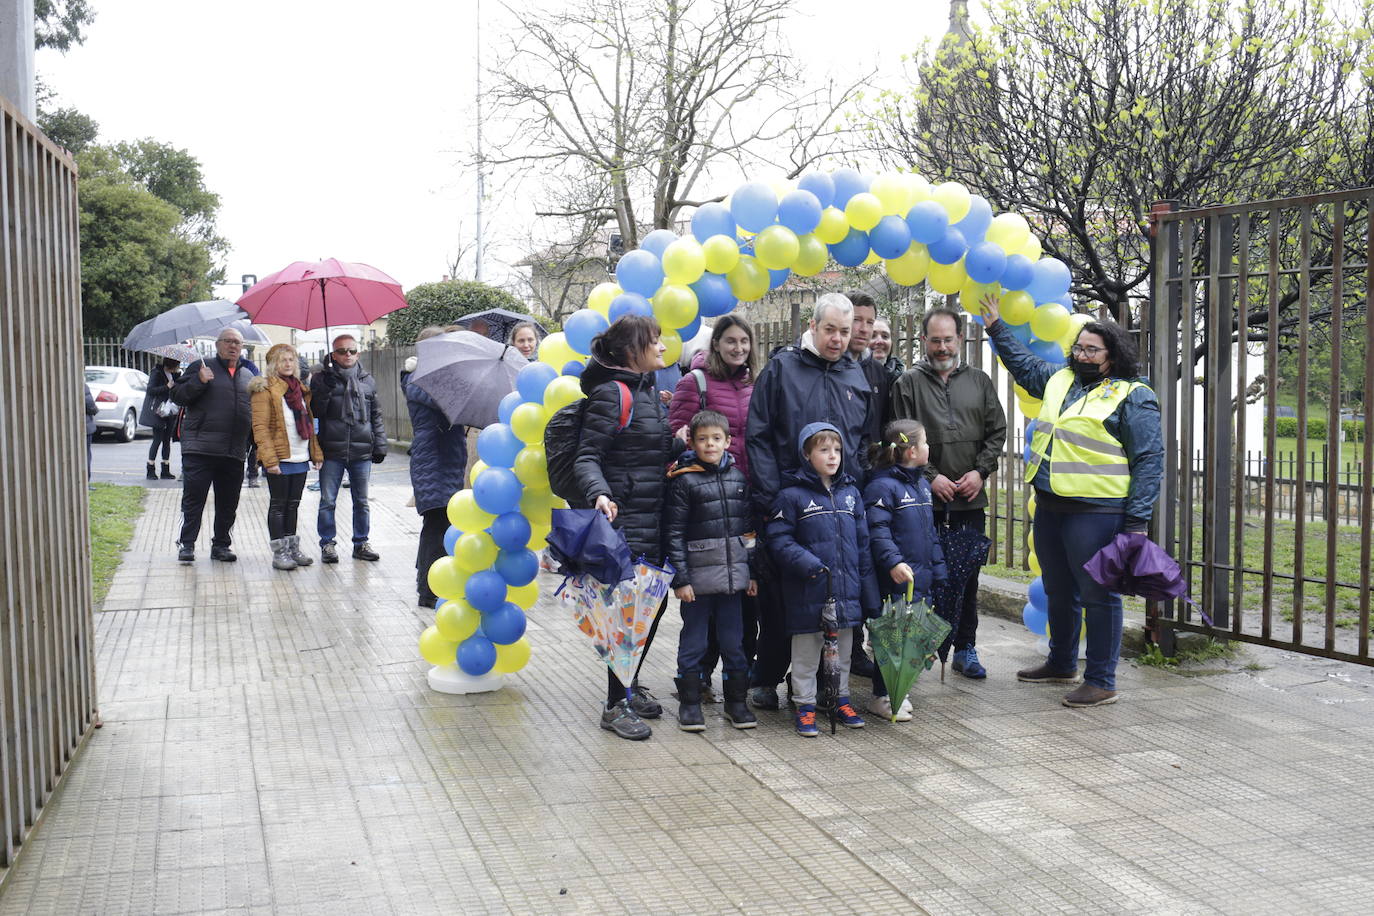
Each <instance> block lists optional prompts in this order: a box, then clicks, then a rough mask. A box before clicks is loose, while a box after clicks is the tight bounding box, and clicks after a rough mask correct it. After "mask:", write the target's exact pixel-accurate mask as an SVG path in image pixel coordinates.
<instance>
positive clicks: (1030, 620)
mask: <svg viewBox="0 0 1374 916" xmlns="http://www.w3.org/2000/svg"><path fill="white" fill-rule="evenodd" d="M1021 622H1022V623H1024V624H1025V625H1026V629H1027V630H1030V631H1031V632H1032V633H1035V634H1036V635H1038V636H1044V635H1045V632H1046V630H1047V629H1048V628H1049V622H1050V615H1049V614H1047V613H1045V612H1044V611H1043V610H1041V609H1040V608H1038V607H1036V606H1035V605H1033V604H1031V603H1030V602H1027V603H1026V606H1025V607H1023V608H1022V609H1021Z"/></svg>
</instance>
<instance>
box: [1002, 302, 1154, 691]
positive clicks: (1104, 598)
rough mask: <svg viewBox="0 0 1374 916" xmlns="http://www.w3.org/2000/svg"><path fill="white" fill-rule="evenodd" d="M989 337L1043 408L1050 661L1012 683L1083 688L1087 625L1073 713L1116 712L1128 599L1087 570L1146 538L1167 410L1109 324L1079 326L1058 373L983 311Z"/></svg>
mask: <svg viewBox="0 0 1374 916" xmlns="http://www.w3.org/2000/svg"><path fill="white" fill-rule="evenodd" d="M982 305H983V319H984V326H985V327H986V328H987V332H988V336H989V337H990V338H992V341H993V343H994V345H995V346H996V348H997V353H998V355H999V356H1001V358H1002V362H1003V363H1004V364H1005V365H1006V367H1007V371H1009V372H1010V373H1011V374H1012V377H1013V378H1015V379H1016V381H1017V383H1018V384H1019V385H1020V386H1021V387H1022V388H1024V389H1026V391H1028V392H1030V394H1031V395H1032V396H1033V397H1037V398H1040V399H1041V407H1040V416H1038V417H1037V418H1036V420H1035V433H1034V435H1033V436H1032V438H1031V451H1030V460H1029V461H1028V462H1027V463H1026V482H1027V483H1029V484H1031V486H1032V487H1034V488H1035V519H1034V522H1033V523H1032V530H1033V534H1034V537H1035V555H1036V557H1038V558H1039V560H1040V570H1041V573H1040V574H1041V578H1042V580H1043V582H1044V585H1045V594H1046V596H1047V597H1048V598H1049V621H1050V654H1049V658H1048V659H1047V660H1046V661H1045V663H1044V664H1042V665H1039V666H1037V667H1035V668H1027V669H1025V670H1023V671H1018V672H1016V678H1017V680H1021V681H1026V682H1028V683H1032V684H1075V683H1077V682H1078V628H1079V621H1080V608H1081V619H1083V620H1084V621H1086V624H1087V659H1088V663H1087V666H1086V668H1085V669H1084V672H1083V683H1082V684H1081V685H1080V686H1078V687H1077V688H1076V689H1074V690H1073V691H1071V692H1070V693H1069V694H1067V695H1066V696H1065V697H1064V701H1063V702H1064V705H1065V706H1073V707H1083V706H1104V705H1106V704H1108V703H1115V702H1116V662H1117V658H1118V656H1119V655H1120V653H1121V596H1120V595H1116V594H1113V593H1112V592H1109V591H1107V590H1106V589H1104V588H1103V587H1102V586H1100V585H1098V584H1097V582H1096V581H1094V580H1093V578H1092V577H1091V576H1089V575H1088V574H1087V572H1085V571H1084V569H1083V564H1084V563H1086V562H1088V560H1089V559H1090V558H1091V557H1092V556H1093V554H1095V553H1097V552H1098V551H1099V550H1101V549H1102V548H1103V547H1105V546H1106V545H1107V544H1109V543H1111V541H1112V538H1114V537H1116V535H1117V534H1118V533H1119V532H1121V531H1141V532H1143V531H1145V529H1146V528H1147V527H1148V526H1149V523H1150V516H1151V515H1152V514H1153V512H1154V504H1155V500H1156V499H1158V498H1159V484H1160V480H1161V479H1162V477H1163V475H1164V446H1163V437H1162V431H1161V426H1160V418H1159V401H1158V400H1157V399H1156V398H1155V393H1154V392H1153V391H1152V390H1150V386H1149V385H1148V384H1146V382H1145V381H1144V379H1142V378H1140V377H1139V376H1140V372H1139V367H1138V359H1137V356H1136V348H1135V344H1134V343H1132V342H1131V339H1130V337H1129V336H1127V334H1126V332H1125V330H1124V329H1122V327H1121V326H1120V325H1118V324H1116V323H1115V322H1112V321H1094V322H1090V323H1088V324H1086V325H1084V326H1083V329H1082V331H1080V332H1079V334H1078V339H1077V340H1076V341H1075V342H1074V345H1073V350H1072V351H1071V353H1070V358H1069V365H1068V367H1066V368H1060V367H1058V366H1054V365H1052V364H1050V363H1047V362H1045V361H1044V360H1042V359H1039V358H1038V357H1036V356H1035V355H1034V354H1032V353H1031V352H1030V350H1029V349H1027V347H1026V345H1025V344H1023V343H1022V342H1021V341H1020V340H1018V339H1017V338H1016V336H1015V335H1014V334H1012V332H1011V329H1010V328H1008V327H1007V325H1006V324H1005V323H1004V322H1002V321H1000V320H999V318H1000V316H999V315H998V312H997V300H996V297H990V300H989V299H985V300H983V303H982Z"/></svg>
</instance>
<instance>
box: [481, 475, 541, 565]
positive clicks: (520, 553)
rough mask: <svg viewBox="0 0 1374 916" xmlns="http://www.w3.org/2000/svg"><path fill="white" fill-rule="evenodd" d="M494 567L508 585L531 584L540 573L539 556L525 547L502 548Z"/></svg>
mask: <svg viewBox="0 0 1374 916" xmlns="http://www.w3.org/2000/svg"><path fill="white" fill-rule="evenodd" d="M484 473H485V472H484ZM492 568H493V569H495V570H496V571H497V572H499V573H500V574H501V578H502V579H505V580H506V584H507V585H529V584H530V583H531V582H533V581H534V577H535V576H536V575H538V574H539V557H537V556H535V553H534V551H533V550H527V549H526V548H524V547H520V548H518V549H516V550H502V551H501V552H500V553H499V554H497V556H496V563H495V564H494V565H493V567H492Z"/></svg>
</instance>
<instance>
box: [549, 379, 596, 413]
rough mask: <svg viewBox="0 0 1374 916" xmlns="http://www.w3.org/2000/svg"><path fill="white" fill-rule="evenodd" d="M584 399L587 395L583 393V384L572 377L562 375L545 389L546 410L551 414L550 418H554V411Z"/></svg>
mask: <svg viewBox="0 0 1374 916" xmlns="http://www.w3.org/2000/svg"><path fill="white" fill-rule="evenodd" d="M584 397H586V395H585V394H583V393H582V383H581V382H579V381H578V380H577V379H576V378H574V377H573V376H571V375H560V376H559V377H558V378H556V379H554V380H553V381H551V382H549V385H548V387H547V388H545V389H544V409H545V410H547V411H548V412H549V416H553V413H554V411H556V410H560V409H562V408H564V407H567V406H568V405H569V404H571V403H572V402H573V401H580V400H582V398H584Z"/></svg>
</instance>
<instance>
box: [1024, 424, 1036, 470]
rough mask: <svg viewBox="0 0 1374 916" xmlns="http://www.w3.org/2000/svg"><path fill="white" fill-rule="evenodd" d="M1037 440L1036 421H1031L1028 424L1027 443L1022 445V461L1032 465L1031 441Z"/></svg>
mask: <svg viewBox="0 0 1374 916" xmlns="http://www.w3.org/2000/svg"><path fill="white" fill-rule="evenodd" d="M1034 438H1035V421H1034V420H1031V421H1030V422H1029V423H1027V424H1026V441H1025V442H1023V443H1022V445H1021V460H1022V461H1024V462H1026V464H1030V460H1031V441H1032V440H1033V439H1034Z"/></svg>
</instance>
